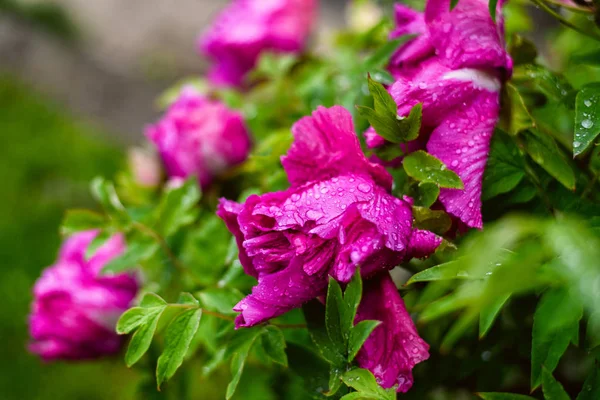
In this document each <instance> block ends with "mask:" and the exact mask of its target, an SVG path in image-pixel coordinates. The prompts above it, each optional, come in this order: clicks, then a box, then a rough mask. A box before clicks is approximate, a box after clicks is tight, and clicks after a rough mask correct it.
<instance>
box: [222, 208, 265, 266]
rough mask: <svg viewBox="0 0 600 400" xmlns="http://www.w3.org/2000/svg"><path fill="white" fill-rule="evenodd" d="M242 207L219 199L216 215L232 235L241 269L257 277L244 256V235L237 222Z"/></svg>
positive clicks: (250, 262)
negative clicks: (236, 246) (237, 250)
mask: <svg viewBox="0 0 600 400" xmlns="http://www.w3.org/2000/svg"><path fill="white" fill-rule="evenodd" d="M243 208H244V206H243V205H242V204H238V203H236V202H235V201H230V200H226V199H220V200H219V205H218V206H217V215H218V216H219V217H221V219H222V220H223V221H225V225H227V229H229V231H230V232H231V233H232V234H233V236H234V237H235V240H236V242H237V245H238V249H239V258H240V263H241V264H242V267H243V268H244V272H246V274H248V275H250V276H253V277H255V278H256V277H257V276H258V273H257V272H256V269H255V268H254V266H253V265H252V261H251V260H250V258H249V257H248V254H246V250H245V249H244V246H243V243H244V235H243V234H242V231H241V229H240V225H239V222H238V216H239V214H240V213H241V212H242V209H243Z"/></svg>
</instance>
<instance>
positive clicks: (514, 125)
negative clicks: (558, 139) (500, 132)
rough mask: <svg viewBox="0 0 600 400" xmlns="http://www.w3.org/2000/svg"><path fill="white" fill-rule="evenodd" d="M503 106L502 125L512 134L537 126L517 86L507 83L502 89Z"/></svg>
mask: <svg viewBox="0 0 600 400" xmlns="http://www.w3.org/2000/svg"><path fill="white" fill-rule="evenodd" d="M502 103H503V104H506V106H504V107H502V109H501V110H500V111H501V114H502V115H501V120H500V126H501V127H502V129H504V130H505V131H506V132H507V133H508V134H510V135H513V136H514V135H516V134H518V133H519V132H522V131H524V130H527V129H533V128H535V126H536V124H535V121H534V119H533V117H532V115H531V114H530V112H529V109H528V108H527V106H526V105H525V101H524V100H523V97H522V96H521V93H519V90H518V89H517V87H516V86H515V85H513V84H511V83H507V84H506V85H505V86H504V90H503V91H502Z"/></svg>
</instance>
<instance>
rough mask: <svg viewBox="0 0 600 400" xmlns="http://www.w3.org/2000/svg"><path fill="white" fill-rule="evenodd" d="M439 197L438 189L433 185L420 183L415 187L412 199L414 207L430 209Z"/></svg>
mask: <svg viewBox="0 0 600 400" xmlns="http://www.w3.org/2000/svg"><path fill="white" fill-rule="evenodd" d="M439 195H440V187H439V186H438V185H436V184H435V183H431V182H421V183H419V185H418V186H417V189H416V195H415V197H414V200H415V205H416V206H419V207H427V208H429V207H431V206H432V205H433V203H435V201H436V200H437V198H438V196H439Z"/></svg>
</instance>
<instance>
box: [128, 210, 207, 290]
mask: <svg viewBox="0 0 600 400" xmlns="http://www.w3.org/2000/svg"><path fill="white" fill-rule="evenodd" d="M133 226H134V227H135V228H137V229H139V230H140V231H142V232H144V233H146V234H148V235H149V236H152V238H153V239H154V240H155V241H156V242H157V243H158V245H159V246H160V248H161V249H162V250H163V251H164V252H165V254H166V255H167V257H168V258H169V260H170V261H171V263H172V264H173V266H174V267H175V269H177V270H178V271H179V272H181V273H182V274H186V275H188V276H189V277H190V279H192V281H194V284H196V285H199V286H204V285H203V284H202V283H201V282H200V281H199V280H198V279H197V278H196V276H195V275H194V274H193V273H192V272H191V271H190V269H189V268H188V267H187V266H185V265H184V264H183V263H182V262H181V261H180V260H179V259H178V258H177V256H176V255H175V254H174V253H173V251H171V248H170V247H169V244H168V243H167V241H166V240H165V239H164V238H163V237H162V236H161V235H160V234H159V233H158V232H156V231H155V230H154V229H152V228H150V227H149V226H147V225H144V224H142V223H140V222H134V223H133Z"/></svg>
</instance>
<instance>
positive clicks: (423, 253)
mask: <svg viewBox="0 0 600 400" xmlns="http://www.w3.org/2000/svg"><path fill="white" fill-rule="evenodd" d="M441 243H442V238H441V237H439V236H438V235H436V234H434V233H432V232H429V231H423V230H420V229H415V230H414V231H413V233H412V236H411V237H410V244H409V248H410V258H425V257H429V256H430V255H431V254H433V253H434V252H435V250H436V249H437V248H438V246H439V245H440V244H441Z"/></svg>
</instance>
